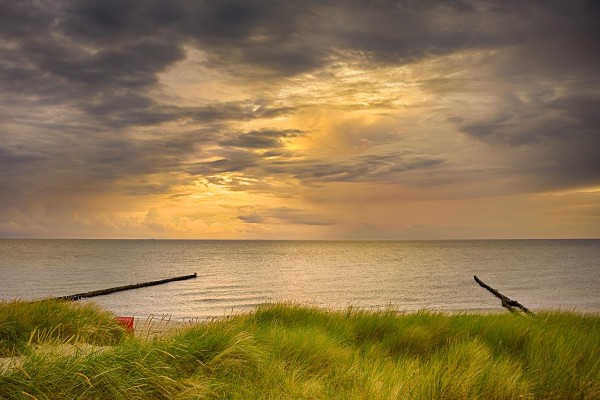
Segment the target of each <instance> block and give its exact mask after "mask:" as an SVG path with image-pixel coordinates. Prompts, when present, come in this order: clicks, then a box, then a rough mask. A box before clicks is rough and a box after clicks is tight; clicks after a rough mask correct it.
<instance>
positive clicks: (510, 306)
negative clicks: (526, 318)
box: [473, 275, 533, 314]
mask: <svg viewBox="0 0 600 400" xmlns="http://www.w3.org/2000/svg"><path fill="white" fill-rule="evenodd" d="M473 278H475V282H477V283H478V284H479V286H481V287H482V288H484V289H487V290H488V291H489V292H490V293H492V294H493V295H494V296H496V297H497V298H499V299H500V301H501V302H502V307H504V308H506V309H507V310H508V311H510V312H513V313H514V312H517V310H516V308H520V309H521V310H523V312H524V313H526V314H533V313H532V312H531V311H529V309H528V308H527V307H525V306H524V305H523V304H521V303H519V302H518V301H516V300H511V299H509V298H508V297H506V296H505V295H503V294H502V293H500V292H499V291H497V290H496V289H494V288H493V287H491V286H488V285H486V284H485V283H483V281H482V280H481V279H479V278H478V277H477V275H474V276H473Z"/></svg>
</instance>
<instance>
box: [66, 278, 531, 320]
mask: <svg viewBox="0 0 600 400" xmlns="http://www.w3.org/2000/svg"><path fill="white" fill-rule="evenodd" d="M194 278H196V273H195V272H194V273H193V274H191V275H183V276H176V277H174V278H167V279H160V280H157V281H150V282H143V283H136V284H133V285H125V286H117V287H113V288H108V289H101V290H94V291H91V292H83V293H76V294H71V295H68V296H60V297H56V298H55V299H56V300H72V301H73V300H80V299H86V298H90V297H96V296H103V295H107V294H111V293H116V292H122V291H125V290H132V289H138V288H143V287H148V286H156V285H162V284H164V283H169V282H175V281H184V280H188V279H194ZM473 278H474V279H475V282H477V283H478V284H479V286H481V287H483V288H484V289H486V290H487V291H489V292H490V293H492V294H493V295H494V296H496V297H497V298H499V299H500V302H501V305H502V307H504V308H506V309H507V310H508V311H510V312H517V311H519V310H521V311H523V312H524V313H526V314H532V312H531V311H530V310H529V309H528V308H527V307H525V306H524V305H522V304H521V303H519V302H518V301H516V300H512V299H510V298H508V297H506V296H505V295H503V294H502V293H500V292H499V291H497V290H496V289H494V288H493V287H491V286H489V285H487V284H485V283H484V282H483V281H482V280H481V279H479V278H478V277H477V275H475V276H473Z"/></svg>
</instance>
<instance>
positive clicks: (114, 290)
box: [55, 272, 196, 301]
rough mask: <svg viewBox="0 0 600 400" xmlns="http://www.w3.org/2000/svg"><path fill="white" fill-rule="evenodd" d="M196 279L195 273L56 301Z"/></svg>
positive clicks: (65, 297)
mask: <svg viewBox="0 0 600 400" xmlns="http://www.w3.org/2000/svg"><path fill="white" fill-rule="evenodd" d="M194 278H196V273H195V272H194V273H193V274H192V275H183V276H176V277H174V278H167V279H161V280H158V281H151V282H143V283H136V284H134V285H125V286H117V287H113V288H108V289H101V290H94V291H92V292H84V293H77V294H71V295H69V296H61V297H56V298H55V300H69V301H74V300H80V299H87V298H89V297H96V296H104V295H106V294H111V293H116V292H123V291H125V290H132V289H139V288H143V287H148V286H156V285H162V284H163V283H169V282H175V281H185V280H188V279H194Z"/></svg>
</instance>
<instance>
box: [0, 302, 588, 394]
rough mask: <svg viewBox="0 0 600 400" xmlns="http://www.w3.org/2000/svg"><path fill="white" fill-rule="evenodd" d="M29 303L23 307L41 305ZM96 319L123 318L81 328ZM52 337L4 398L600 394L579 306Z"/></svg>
mask: <svg viewBox="0 0 600 400" xmlns="http://www.w3.org/2000/svg"><path fill="white" fill-rule="evenodd" d="M0 306H1V307H5V306H6V305H5V304H0ZM11 306H12V307H14V304H12V305H11ZM29 306H30V305H20V307H22V308H20V309H21V311H24V312H25V311H26V312H27V313H28V314H30V313H31V310H28V307H29ZM33 307H37V306H33ZM48 307H50V306H48ZM52 307H53V306H52ZM69 307H70V306H69ZM37 311H39V309H38V310H37ZM96 311H97V310H96ZM84 314H85V313H82V318H83V315H84ZM103 315H104V314H103ZM29 318H33V317H32V316H30V317H29ZM38 318H41V317H38ZM34 319H35V318H34ZM84 321H85V322H84ZM55 322H57V321H55ZM58 323H59V324H64V323H65V322H58ZM87 323H90V324H92V326H99V325H102V324H106V327H109V326H112V325H110V324H111V323H112V322H111V323H109V321H103V322H100V321H99V320H95V321H90V320H82V321H80V322H79V325H77V326H81V325H83V324H87ZM50 325H51V324H50ZM0 326H1V325H0ZM31 326H33V325H31ZM60 326H62V325H60ZM2 329H3V328H0V333H2V332H3V331H2ZM35 329H38V328H36V327H34V328H31V327H30V329H29V331H30V332H33V331H35ZM43 329H45V328H43ZM96 331H99V330H96ZM108 331H110V330H108ZM25 336H27V335H25ZM111 340H112V339H111ZM42 342H43V341H42ZM45 343H47V344H46V345H44V344H43V343H38V344H33V343H32V342H31V341H27V342H26V343H25V344H24V345H21V347H19V346H16V347H19V348H21V354H22V357H23V363H22V364H21V365H20V366H18V367H12V368H6V369H5V370H3V371H1V372H0V398H2V399H31V398H37V399H63V398H78V399H97V398H111V399H113V398H114V399H197V398H200V399H221V398H227V399H600V378H599V376H600V317H599V316H597V315H583V314H577V313H568V312H547V313H543V312H542V313H538V314H537V315H536V316H534V317H531V316H522V315H512V314H494V315H479V314H461V315H445V314H438V313H431V312H419V313H413V314H398V313H395V312H394V311H393V310H387V311H382V312H365V311H360V310H346V311H339V312H338V311H325V310H320V309H316V308H311V307H305V306H300V305H294V304H271V305H265V306H261V307H259V308H258V309H257V310H256V311H255V312H253V313H251V314H248V315H240V316H236V317H234V318H231V319H228V320H226V321H217V322H212V323H207V324H200V325H196V326H193V327H189V328H185V329H182V330H178V331H176V332H174V333H173V334H171V335H165V336H164V337H162V338H158V339H153V340H147V339H144V338H139V337H125V336H122V337H119V339H118V340H112V341H108V342H107V343H109V344H110V346H108V347H102V348H92V350H91V351H90V349H82V350H76V351H71V352H62V351H52V350H51V348H52V347H53V346H54V347H56V344H57V343H56V340H55V342H52V341H49V342H48V341H46V342H45ZM8 347H10V346H8ZM13 347H14V346H13Z"/></svg>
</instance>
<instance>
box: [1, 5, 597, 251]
mask: <svg viewBox="0 0 600 400" xmlns="http://www.w3.org/2000/svg"><path fill="white" fill-rule="evenodd" d="M599 20H600V2H598V1H595V0H590V1H583V0H581V1H580V0H572V1H553V0H530V1H528V0H497V1H489V0H477V1H475V0H473V1H469V0H452V1H434V0H399V1H386V0H370V1H369V0H344V1H342V0H298V1H283V0H281V1H269V0H233V1H232V0H170V1H164V0H102V1H100V0H0V237H2V238H170V239H175V238H180V239H485V238H498V239H504V238H600V79H599V78H600V24H598V21H599Z"/></svg>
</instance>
